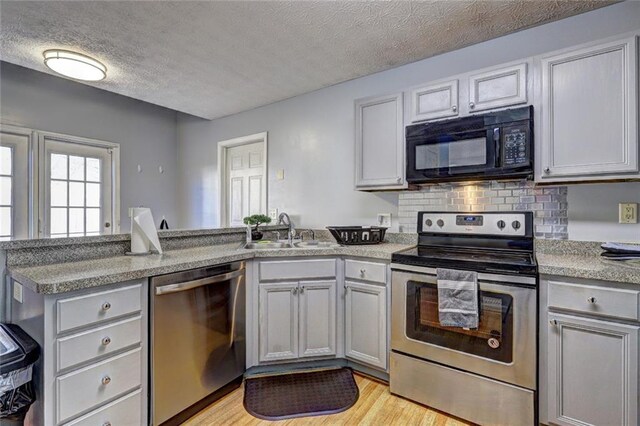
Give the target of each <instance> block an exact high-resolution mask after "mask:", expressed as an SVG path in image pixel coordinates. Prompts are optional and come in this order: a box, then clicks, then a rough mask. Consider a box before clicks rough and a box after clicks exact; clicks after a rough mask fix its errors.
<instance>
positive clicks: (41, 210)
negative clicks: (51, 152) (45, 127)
mask: <svg viewBox="0 0 640 426" xmlns="http://www.w3.org/2000/svg"><path fill="white" fill-rule="evenodd" d="M37 136H38V157H39V158H38V161H39V167H38V169H39V170H41V171H42V172H41V173H40V176H38V179H37V180H38V185H39V188H44V187H45V185H46V182H45V179H46V176H45V174H46V173H44V170H45V167H44V166H45V160H46V154H45V141H46V139H51V140H54V141H59V142H69V143H74V144H77V145H85V146H94V147H98V148H106V149H110V150H111V170H112V177H111V179H112V180H111V203H112V211H111V223H112V224H113V231H112V233H113V234H118V233H120V144H118V143H114V142H107V141H102V140H99V139H91V138H84V137H78V136H71V135H65V134H62V133H53V132H42V131H38V132H37ZM37 201H38V224H39V226H38V238H45V237H46V236H45V234H44V227H45V226H44V224H45V191H38V200H37Z"/></svg>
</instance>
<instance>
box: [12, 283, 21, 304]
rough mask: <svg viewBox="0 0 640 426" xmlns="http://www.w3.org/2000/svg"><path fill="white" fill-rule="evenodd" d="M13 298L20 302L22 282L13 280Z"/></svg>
mask: <svg viewBox="0 0 640 426" xmlns="http://www.w3.org/2000/svg"><path fill="white" fill-rule="evenodd" d="M13 298H14V299H16V301H18V303H22V284H20V283H19V282H16V281H14V282H13Z"/></svg>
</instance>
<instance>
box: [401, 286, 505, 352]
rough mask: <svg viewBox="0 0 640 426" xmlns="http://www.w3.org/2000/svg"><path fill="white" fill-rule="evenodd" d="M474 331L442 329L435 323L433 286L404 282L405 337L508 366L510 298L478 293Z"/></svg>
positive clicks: (434, 288) (435, 309)
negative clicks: (477, 317)
mask: <svg viewBox="0 0 640 426" xmlns="http://www.w3.org/2000/svg"><path fill="white" fill-rule="evenodd" d="M479 300H480V322H479V326H478V328H477V329H463V328H458V327H445V326H442V325H440V321H439V320H438V288H437V286H436V285H435V284H427V283H421V282H417V281H409V282H408V283H407V330H406V332H407V337H409V338H411V339H414V340H419V341H421V342H425V343H431V344H434V345H437V346H442V347H445V348H449V349H453V350H455V351H459V352H465V353H468V354H472V355H477V356H480V357H483V358H489V359H492V360H495V361H500V362H504V363H510V362H511V361H512V357H513V350H512V349H513V298H512V297H511V296H510V295H508V294H503V293H493V292H488V291H480V297H479Z"/></svg>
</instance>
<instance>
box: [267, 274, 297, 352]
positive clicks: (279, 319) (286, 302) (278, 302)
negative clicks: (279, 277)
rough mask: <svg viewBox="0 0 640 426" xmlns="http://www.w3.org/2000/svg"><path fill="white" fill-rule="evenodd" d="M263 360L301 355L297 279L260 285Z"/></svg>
mask: <svg viewBox="0 0 640 426" xmlns="http://www.w3.org/2000/svg"><path fill="white" fill-rule="evenodd" d="M259 288H260V290H259V293H260V296H259V300H258V304H259V308H258V310H259V323H260V336H259V346H260V361H261V362H263V361H276V360H282V359H294V358H297V357H298V283H297V282H280V283H268V284H260V285H259Z"/></svg>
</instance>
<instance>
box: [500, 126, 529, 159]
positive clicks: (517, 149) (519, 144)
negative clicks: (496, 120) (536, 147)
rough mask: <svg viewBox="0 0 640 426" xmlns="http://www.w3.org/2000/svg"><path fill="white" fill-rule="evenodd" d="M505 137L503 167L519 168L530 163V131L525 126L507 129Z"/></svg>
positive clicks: (505, 129) (504, 130)
mask: <svg viewBox="0 0 640 426" xmlns="http://www.w3.org/2000/svg"><path fill="white" fill-rule="evenodd" d="M502 130H503V132H504V136H503V138H504V139H503V145H502V147H503V150H504V152H503V154H502V165H503V166H507V167H508V166H519V165H524V164H528V163H529V141H528V140H527V139H528V137H527V136H528V131H527V130H528V129H527V128H526V127H525V126H514V127H505V128H503V129H502Z"/></svg>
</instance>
